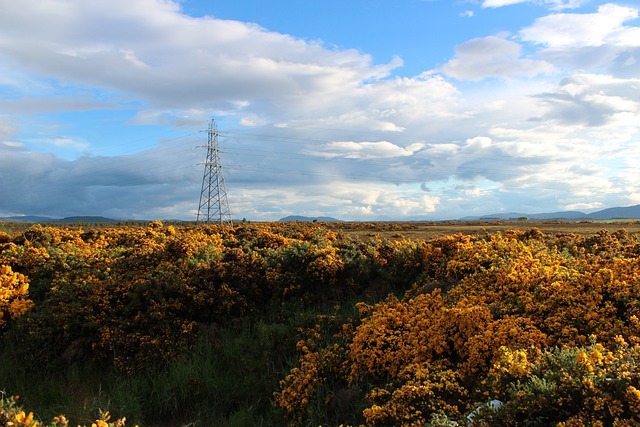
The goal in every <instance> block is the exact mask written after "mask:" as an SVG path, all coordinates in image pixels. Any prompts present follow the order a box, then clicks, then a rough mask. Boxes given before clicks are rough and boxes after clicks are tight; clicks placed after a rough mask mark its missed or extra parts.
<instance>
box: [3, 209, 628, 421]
mask: <svg viewBox="0 0 640 427" xmlns="http://www.w3.org/2000/svg"><path fill="white" fill-rule="evenodd" d="M639 275H640V239H639V238H638V236H636V235H630V234H628V233H626V232H625V231H619V232H616V233H607V232H601V233H599V234H597V235H594V236H590V237H584V236H579V235H570V234H567V235H559V236H550V235H545V234H543V233H542V232H540V231H539V230H537V229H532V230H529V231H518V230H515V231H508V232H504V233H497V234H484V235H479V236H467V235H462V234H457V235H450V236H445V237H440V238H435V239H431V240H428V241H424V240H419V239H412V240H409V239H402V238H399V239H398V240H393V241H392V240H385V239H382V238H381V237H378V236H374V237H373V238H371V239H369V240H368V241H361V240H358V239H355V238H352V237H350V236H348V235H345V234H342V233H336V232H333V231H330V230H327V229H325V228H322V227H317V226H316V225H315V224H294V225H292V224H243V225H241V226H238V227H236V228H229V227H219V226H203V227H174V226H165V225H164V224H162V223H161V222H159V221H154V222H152V223H149V224H148V225H147V226H145V227H137V228H134V227H121V228H105V229H93V230H88V231H85V230H83V229H58V228H52V227H43V226H39V225H36V226H33V227H31V228H29V229H27V230H25V231H23V232H22V233H19V234H16V235H14V236H9V235H8V234H6V233H5V234H3V235H2V236H0V334H1V335H0V340H2V344H3V345H2V350H1V351H0V358H1V360H0V363H1V364H2V366H3V367H2V368H0V387H4V386H11V387H12V388H20V390H16V392H17V393H20V394H21V395H24V396H27V395H28V394H29V390H27V388H28V387H27V386H25V385H24V381H23V380H21V378H25V376H27V377H29V378H36V377H37V376H40V377H41V378H51V384H54V383H55V381H59V380H60V376H59V375H60V374H59V373H65V372H80V373H82V374H81V375H88V376H90V377H91V378H92V380H91V381H92V383H91V384H92V385H91V387H89V386H88V385H87V387H86V393H85V394H86V396H85V399H89V400H90V399H92V396H93V398H94V400H96V402H100V403H102V402H105V403H110V404H111V405H116V406H118V407H120V408H124V409H127V410H129V411H132V412H135V414H133V415H135V417H136V421H138V419H140V420H142V421H146V422H147V423H148V424H149V425H154V424H153V423H154V422H156V421H158V418H159V417H160V418H166V419H172V420H175V422H176V423H182V424H187V423H188V422H192V421H194V422H195V420H196V419H195V418H193V417H197V418H198V419H200V421H201V423H202V425H207V421H204V420H207V419H208V422H209V423H211V422H212V419H213V418H211V417H215V416H218V418H215V424H219V425H222V424H224V422H225V421H224V420H225V419H227V420H228V422H229V423H230V424H232V423H233V422H240V420H245V421H246V422H247V423H249V424H251V423H253V424H258V423H259V424H263V425H281V424H282V423H283V422H288V423H290V424H291V425H340V424H345V425H371V426H385V425H389V426H391V425H393V426H402V425H407V426H408V425H456V424H458V425H464V424H466V423H467V421H468V419H467V416H469V414H470V413H472V411H474V410H475V409H476V408H478V407H482V405H483V404H484V403H486V402H490V401H492V400H496V399H499V400H500V401H501V402H502V406H499V407H486V408H484V409H482V410H477V411H474V412H473V417H472V419H473V422H475V423H476V424H478V425H480V424H481V423H486V424H489V425H505V426H507V425H567V426H569V425H576V426H577V425H583V424H584V425H598V424H597V423H603V425H616V423H617V425H632V424H634V423H637V422H638V420H637V418H636V417H637V414H636V412H635V411H636V408H637V407H638V403H640V398H638V396H640V392H638V390H640V384H638V383H637V378H638V372H637V370H636V368H635V363H636V358H637V355H638V351H639V350H638V347H637V346H638V345H640V339H639V338H638V337H639V336H640V330H639V328H640V320H639V318H640V299H639V297H638V296H639V295H640V293H639V291H640V289H639V286H640V280H639V279H640V276H639ZM296 343H297V344H296ZM8 366H13V367H14V368H12V369H9V368H7V367H8ZM63 375H65V374H63ZM66 375H69V374H66ZM3 376H4V378H3ZM239 378H242V380H241V381H240V380H239ZM80 381H81V380H80ZM83 390H85V388H83ZM225 390H226V394H225ZM571 390H573V392H571ZM9 391H11V392H13V390H9ZM95 393H98V394H100V393H115V394H112V395H99V396H97V397H96V396H95ZM118 393H120V395H118ZM45 395H46V392H45V391H43V392H42V393H41V396H45ZM43 399H44V397H43ZM52 399H53V398H52ZM550 402H551V403H550ZM34 403H35V404H36V405H37V404H38V402H37V401H36V402H34ZM96 404H97V403H96ZM82 405H85V403H83V404H82ZM82 405H80V406H82ZM85 406H86V405H85ZM207 408H209V409H207ZM276 410H277V412H276ZM543 410H544V411H543ZM213 411H215V412H217V415H215V414H213V413H212V412H213ZM60 412H64V411H60ZM154 413H155V415H154ZM196 413H197V414H199V415H194V414H196ZM220 414H223V415H220ZM225 417H226V418H225ZM283 418H284V420H283ZM85 419H86V418H85ZM233 420H236V421H233ZM103 421H105V422H106V420H103ZM82 422H87V421H82ZM563 423H564V424H563ZM580 423H583V424H580ZM625 423H626V424H625ZM141 424H143V423H142V422H141Z"/></svg>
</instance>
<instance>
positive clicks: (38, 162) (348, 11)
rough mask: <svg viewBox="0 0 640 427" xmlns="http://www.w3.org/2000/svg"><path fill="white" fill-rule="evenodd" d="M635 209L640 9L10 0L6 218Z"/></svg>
mask: <svg viewBox="0 0 640 427" xmlns="http://www.w3.org/2000/svg"><path fill="white" fill-rule="evenodd" d="M212 119H213V120H215V123H216V125H217V128H218V132H219V138H218V142H219V146H220V156H221V161H222V174H223V175H224V179H225V183H226V188H227V195H228V201H229V206H230V209H231V213H232V216H233V218H235V219H240V218H245V219H247V220H254V221H272V220H278V219H280V218H282V217H284V216H288V215H304V216H311V217H316V216H330V217H334V218H338V219H341V220H354V221H377V220H443V219H457V218H463V217H465V216H472V215H487V214H492V213H503V212H520V213H531V214H532V213H541V212H556V211H564V210H579V211H583V212H592V211H595V210H600V209H604V208H608V207H614V206H630V205H635V204H640V168H639V166H640V2H638V0H624V1H611V2H606V1H595V0H452V1H444V0H442V1H441V0H366V1H365V0H323V1H319V0H305V1H300V0H272V1H268V2H267V1H264V0H91V1H86V0H21V1H19V2H18V1H15V0H0V217H3V216H14V215H44V216H51V217H58V218H61V217H65V216H77V215H101V216H106V217H111V218H122V219H182V220H194V219H195V218H196V214H197V210H198V204H199V198H200V192H201V186H202V178H203V173H204V167H205V166H204V161H205V159H206V148H205V146H206V144H207V137H208V136H207V132H206V129H207V127H208V126H209V123H210V121H211V120H212Z"/></svg>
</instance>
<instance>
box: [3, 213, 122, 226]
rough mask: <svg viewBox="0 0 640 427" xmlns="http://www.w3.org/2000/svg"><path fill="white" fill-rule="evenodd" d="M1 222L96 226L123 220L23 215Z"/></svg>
mask: <svg viewBox="0 0 640 427" xmlns="http://www.w3.org/2000/svg"><path fill="white" fill-rule="evenodd" d="M0 221H4V222H28V223H47V222H58V223H60V222H61V223H65V224H75V223H80V222H82V223H87V224H95V223H105V222H108V223H113V222H121V220H118V219H113V218H105V217H103V216H68V217H65V218H51V217H48V216H35V215H23V216H9V217H5V218H0Z"/></svg>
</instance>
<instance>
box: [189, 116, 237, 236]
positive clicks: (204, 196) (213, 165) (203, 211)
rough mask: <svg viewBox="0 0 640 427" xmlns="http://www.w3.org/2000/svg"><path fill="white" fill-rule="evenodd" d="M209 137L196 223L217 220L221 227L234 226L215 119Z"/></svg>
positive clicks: (210, 124)
mask: <svg viewBox="0 0 640 427" xmlns="http://www.w3.org/2000/svg"><path fill="white" fill-rule="evenodd" d="M207 135H208V141H207V160H206V161H205V163H204V175H203V176H202V190H201V191H200V204H199V206H198V216H197V219H196V221H197V222H204V223H205V224H209V222H210V221H212V220H216V221H219V222H220V224H221V225H230V226H233V220H232V219H231V211H230V209H229V201H228V200H227V186H226V185H225V183H224V175H223V174H222V162H221V161H220V147H219V145H218V127H217V126H216V122H215V120H213V119H211V122H210V123H209V129H208V130H207Z"/></svg>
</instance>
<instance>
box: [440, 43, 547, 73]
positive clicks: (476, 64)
mask: <svg viewBox="0 0 640 427" xmlns="http://www.w3.org/2000/svg"><path fill="white" fill-rule="evenodd" d="M521 54H522V46H520V45H519V44H518V43H516V42H513V41H510V40H506V39H504V38H502V37H496V36H488V37H482V38H478V39H473V40H471V41H468V42H466V43H463V44H462V45H460V46H458V47H457V48H456V57H455V58H454V59H452V60H450V61H449V62H447V63H446V64H445V65H444V66H443V67H442V71H443V72H444V73H446V74H448V75H450V76H452V77H455V78H457V79H463V80H482V79H484V78H487V77H517V76H528V77H532V76H535V75H538V74H541V73H552V72H553V71H554V70H555V69H554V67H553V65H551V64H549V63H548V62H544V61H537V60H532V59H527V58H522V57H521Z"/></svg>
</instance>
